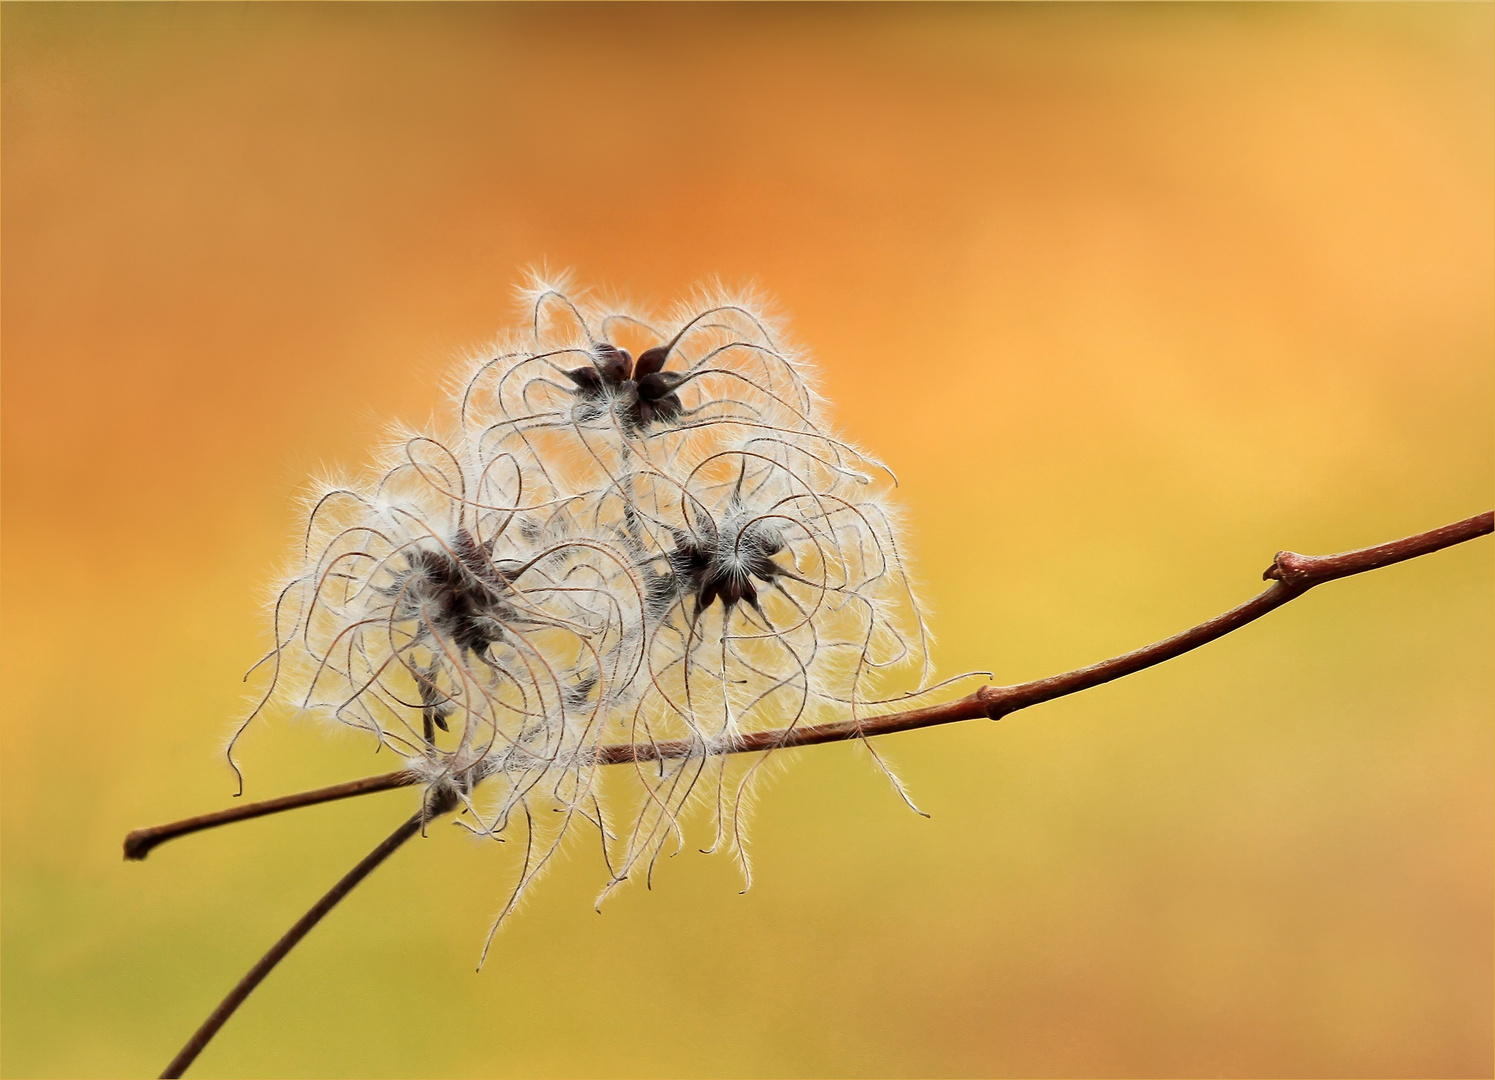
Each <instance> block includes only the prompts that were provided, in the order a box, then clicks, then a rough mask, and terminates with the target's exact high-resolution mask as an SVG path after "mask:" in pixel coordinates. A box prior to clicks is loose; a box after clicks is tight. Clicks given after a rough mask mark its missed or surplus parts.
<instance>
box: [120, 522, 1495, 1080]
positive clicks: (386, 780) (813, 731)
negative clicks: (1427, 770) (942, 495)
mask: <svg viewBox="0 0 1495 1080" xmlns="http://www.w3.org/2000/svg"><path fill="white" fill-rule="evenodd" d="M1492 531H1495V511H1487V512H1485V513H1483V514H1476V515H1475V516H1474V517H1471V518H1466V519H1465V520H1463V521H1457V522H1454V523H1453V524H1451V525H1445V526H1443V527H1442V528H1440V529H1432V530H1430V531H1428V532H1425V533H1418V534H1417V535H1416V536H1409V537H1406V538H1405V539H1402V540H1395V541H1392V542H1391V543H1388V544H1377V545H1376V546H1374V547H1368V548H1360V549H1359V550H1356V551H1347V552H1343V553H1341V554H1339V555H1298V554H1295V553H1294V552H1291V551H1280V552H1278V553H1277V558H1276V559H1275V560H1273V562H1272V565H1271V566H1270V567H1268V568H1267V571H1266V572H1265V573H1264V574H1263V575H1262V577H1263V578H1265V579H1267V580H1269V581H1271V582H1272V584H1271V585H1270V586H1269V587H1268V588H1267V589H1266V591H1264V592H1262V593H1260V594H1258V595H1257V596H1255V597H1253V598H1252V599H1251V600H1248V601H1246V603H1244V604H1242V605H1240V606H1239V607H1235V608H1232V609H1231V610H1229V611H1227V612H1225V613H1224V614H1222V615H1217V616H1216V617H1215V618H1213V619H1210V620H1208V621H1207V622H1203V623H1200V624H1199V625H1198V626H1195V627H1191V628H1190V629H1188V630H1185V631H1184V632H1183V633H1181V634H1175V635H1174V636H1172V637H1170V638H1165V639H1163V640H1162V641H1158V642H1154V643H1153V644H1151V645H1147V646H1145V647H1143V648H1141V649H1136V650H1134V651H1133V652H1129V653H1123V654H1122V655H1120V656H1113V657H1111V658H1110V659H1109V660H1102V661H1101V662H1100V663H1097V664H1091V665H1089V666H1088V667H1082V668H1076V669H1075V670H1074V671H1068V672H1065V673H1063V674H1061V675H1052V676H1050V677H1048V678H1046V679H1035V680H1034V681H1032V682H1026V683H1019V684H1017V685H1015V686H983V687H982V688H981V689H979V690H977V691H976V692H975V693H974V694H971V695H969V696H967V697H964V698H961V699H960V700H958V701H952V702H948V703H946V704H944V705H931V706H928V707H926V708H922V709H907V710H904V711H901V712H894V713H884V714H883V715H881V716H874V717H869V718H867V719H865V720H849V721H841V722H839V723H834V724H818V725H814V726H808V727H796V728H782V729H779V730H776V731H762V732H756V733H753V734H750V735H746V736H743V738H741V739H740V740H739V741H738V742H736V743H734V744H733V745H732V746H730V747H724V748H723V749H722V750H720V751H718V752H719V753H723V754H738V753H751V752H754V751H762V750H773V749H778V748H781V747H789V746H808V745H812V744H815V743H826V742H840V741H843V740H846V739H856V738H867V737H869V736H872V735H887V734H891V733H892V732H895V731H911V730H913V729H915V728H921V727H931V726H933V725H936V724H949V723H954V722H955V721H958V720H974V719H977V718H979V717H989V718H990V719H993V720H999V719H1001V718H1002V717H1004V716H1006V715H1008V714H1009V713H1013V712H1016V711H1017V710H1019V709H1026V708H1028V707H1029V706H1032V705H1037V704H1039V703H1040V702H1044V701H1052V700H1054V699H1055V698H1060V697H1065V696H1067V695H1069V694H1076V693H1079V692H1080V691H1081V690H1088V689H1089V688H1091V687H1092V686H1099V685H1101V684H1102V683H1107V682H1111V681H1112V680H1114V679H1120V678H1122V677H1124V676H1126V675H1131V674H1133V673H1134V672H1138V671H1141V670H1143V669H1144V668H1149V667H1153V666H1155V665H1157V664H1161V663H1163V662H1164V661H1165V660H1171V659H1172V658H1173V657H1175V656H1179V655H1181V654H1183V653H1186V652H1189V651H1190V650H1192V649H1197V648H1198V647H1199V646H1201V645H1204V644H1206V643H1208V642H1211V641H1214V640H1215V639H1216V638H1219V637H1223V636H1224V635H1226V634H1228V633H1230V632H1231V631H1233V630H1238V629H1240V628H1241V627H1242V626H1245V625H1246V624H1247V623H1249V622H1253V621H1255V620H1256V619H1259V618H1261V617H1262V616H1263V615H1265V614H1266V613H1267V612H1269V611H1273V610H1275V609H1277V608H1279V607H1281V606H1282V605H1283V604H1286V603H1287V602H1288V601H1290V600H1293V599H1295V598H1296V597H1299V596H1301V595H1303V593H1305V592H1307V591H1308V590H1309V589H1311V588H1313V587H1314V586H1315V585H1319V584H1322V583H1324V582H1326V581H1333V580H1335V579H1337V578H1342V577H1349V576H1351V575H1353V574H1363V573H1365V572H1366V571H1367V570H1376V569H1379V568H1380V567H1383V566H1390V565H1391V564H1393V563H1398V562H1402V561H1404V560H1406V559H1414V558H1417V557H1418V556H1420V555H1427V554H1430V553H1431V552H1434V551H1439V550H1441V549H1443V548H1446V547H1452V546H1453V545H1454V544H1462V543H1464V542H1465V541H1467V540H1473V539H1474V538H1476V537H1479V536H1485V535H1487V534H1489V533H1490V532H1492ZM699 752H700V747H699V744H697V743H692V742H688V741H685V740H676V741H670V742H657V743H650V744H626V745H616V746H604V747H601V748H599V749H598V751H597V761H598V762H599V763H600V764H604V765H612V764H619V763H622V762H627V761H656V760H660V759H669V758H684V757H690V756H692V755H694V754H697V753H699ZM419 782H420V778H419V777H418V776H417V775H415V774H414V773H411V772H408V771H404V770H402V771H400V772H393V773H385V774H383V775H381V776H370V777H366V778H364V779H362V780H354V781H350V782H349V783H346V784H335V785H333V786H332V787H326V788H318V789H316V790H315V791H306V792H302V793H300V794H297V795H287V796H283V797H282V798H278V799H268V800H266V801H265V802H260V803H251V804H249V805H247V806H240V807H235V808H233V809H231V810H222V811H219V812H217V813H213V814H203V815H201V816H199V817H195V818H187V819H185V820H183V821H177V822H173V823H171V824H169V825H158V826H156V827H154V828H150V829H137V830H135V831H134V832H132V833H131V834H130V835H129V836H128V837H126V838H125V857H126V858H129V859H143V858H145V856H146V854H147V853H148V852H149V851H150V850H151V848H153V847H154V846H155V845H156V844H159V843H161V842H163V841H165V840H169V839H171V838H172V837H176V836H183V835H185V834H187V833H191V832H196V831H197V830H199V829H208V828H212V827H213V826H215V825H224V824H227V823H228V822H231V821H242V820H244V819H246V818H251V817H259V816H261V815H263V814H274V813H278V812H280V811H282V810H291V809H294V808H296V807H299V806H311V805H314V804H316V803H320V802H328V801H331V800H333V799H344V798H349V797H351V796H354V795H366V794H369V793H371V792H374V791H388V790H390V789H392V788H396V787H406V786H409V785H411V784H415V783H419ZM458 801H459V800H458V797H457V795H456V794H455V792H454V791H452V790H451V789H450V788H442V789H439V790H438V791H436V792H434V793H432V794H429V795H428V796H427V797H426V802H425V804H424V805H423V806H422V808H421V810H420V812H419V813H417V814H415V815H413V816H412V817H411V818H410V820H408V821H406V822H405V823H404V824H403V825H401V826H400V827H399V828H398V829H396V830H395V831H394V832H393V833H392V834H390V836H389V838H388V839H387V840H385V841H384V842H383V843H382V844H380V845H379V846H378V847H376V848H375V849H374V850H373V851H371V852H370V853H369V854H368V855H367V856H366V857H365V858H364V859H363V861H362V862H360V863H359V864H358V865H357V866H355V867H354V868H353V869H352V870H350V871H349V872H348V873H347V874H346V875H345V876H344V877H343V879H342V880H341V881H339V882H338V883H337V884H336V885H334V886H333V887H332V889H331V890H330V891H329V892H328V893H327V895H326V896H324V897H322V899H321V900H319V901H317V903H316V904H315V905H314V906H313V907H312V909H311V910H310V911H308V912H307V913H306V914H305V915H303V916H302V917H301V918H300V919H299V920H298V921H297V922H296V925H294V926H292V927H291V928H290V930H288V931H287V932H286V934H285V936H284V937H282V938H281V939H280V940H279V941H277V942H276V943H275V944H274V945H273V946H272V947H271V948H270V951H269V952H267V953H266V954H265V955H264V956H263V957H261V958H260V960H259V962H258V963H256V964H255V965H254V967H252V968H251V969H250V970H249V973H248V974H247V975H245V976H244V978H243V979H241V980H239V984H238V985H237V986H235V987H234V988H233V990H231V991H229V994H228V996H227V997H226V998H224V999H223V1001H222V1002H221V1003H220V1004H219V1006H218V1008H216V1009H214V1010H213V1013H212V1015H211V1016H209V1017H208V1018H207V1020H206V1021H204V1022H203V1025H202V1027H200V1028H198V1029H197V1032H196V1034H194V1035H193V1036H192V1038H191V1039H189V1040H188V1041H187V1045H186V1046H184V1047H182V1050H181V1053H179V1054H177V1056H176V1057H175V1058H174V1059H172V1062H171V1064H170V1065H168V1066H167V1067H166V1071H165V1072H164V1073H162V1074H161V1075H162V1077H163V1078H165V1077H179V1076H181V1075H182V1073H183V1072H185V1071H186V1069H187V1067H188V1066H189V1065H191V1064H192V1062H193V1060H194V1059H196V1057H197V1055H198V1054H200V1053H201V1052H202V1049H203V1047H205V1046H206V1045H207V1044H208V1041H209V1040H210V1039H212V1038H213V1036H214V1035H215V1034H217V1032H218V1029H219V1028H221V1027H222V1026H223V1025H224V1023H225V1022H226V1021H227V1020H228V1018H229V1017H230V1016H232V1015H233V1014H234V1011H235V1010H236V1009H237V1008H238V1007H239V1006H240V1005H241V1004H243V1002H244V999H245V998H247V997H248V996H249V994H250V992H251V991H253V990H254V988H255V987H256V986H258V985H259V984H260V983H261V982H262V981H263V980H264V978H265V976H266V975H268V974H269V973H270V972H271V970H272V969H274V967H275V965H276V964H278V963H280V961H281V960H283V959H284V958H285V956H286V954H287V953H289V952H290V951H291V949H293V948H294V947H295V946H296V943H297V942H299V941H300V940H301V939H302V938H304V937H305V936H306V935H307V933H308V932H310V930H311V928H312V927H314V926H316V925H317V923H319V922H320V921H321V920H322V917H323V916H324V915H326V914H327V913H328V912H329V911H331V910H332V909H333V908H334V907H335V906H337V903H338V901H339V900H341V899H342V898H343V897H344V896H346V895H347V894H348V893H349V892H351V891H352V890H353V888H354V887H355V886H356V885H358V883H359V882H361V881H362V880H363V879H364V878H366V877H368V875H369V874H370V873H372V872H373V870H374V868H375V867H377V866H378V865H379V864H380V863H382V862H383V861H384V860H385V859H387V858H389V857H390V855H392V854H394V852H395V851H396V850H397V849H398V848H399V847H400V845H402V844H404V843H405V842H406V841H407V840H409V839H410V838H411V837H412V836H414V835H415V834H416V833H417V832H419V831H420V830H421V828H422V827H423V826H424V824H425V823H426V822H427V821H430V820H431V819H432V818H435V817H439V816H441V815H442V814H446V813H448V812H450V811H452V810H454V809H456V807H457V805H458Z"/></svg>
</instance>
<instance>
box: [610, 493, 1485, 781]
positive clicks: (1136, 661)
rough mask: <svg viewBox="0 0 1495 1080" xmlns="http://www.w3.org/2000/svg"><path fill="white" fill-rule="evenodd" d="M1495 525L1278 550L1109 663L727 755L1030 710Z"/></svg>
mask: <svg viewBox="0 0 1495 1080" xmlns="http://www.w3.org/2000/svg"><path fill="white" fill-rule="evenodd" d="M1492 530H1495V511H1487V512H1486V513H1483V514H1476V515H1475V516H1474V517H1471V518H1466V519H1465V520H1463V521H1457V522H1454V523H1453V524H1452V525H1445V526H1443V527H1442V528H1441V529H1433V530H1431V531H1430V532H1425V533H1418V534H1417V535H1416V536H1409V537H1407V538H1406V539H1403V540H1394V541H1392V542H1391V543H1389V544H1377V545H1376V546H1375V547H1368V548H1360V549H1359V550H1357V551H1346V552H1343V553H1341V554H1339V555H1298V554H1296V553H1294V552H1291V551H1279V552H1278V553H1277V558H1276V559H1275V560H1274V561H1273V563H1272V565H1271V566H1270V567H1268V568H1267V571H1266V573H1264V574H1262V578H1263V579H1264V580H1270V581H1272V584H1271V585H1270V586H1269V587H1268V588H1267V590H1266V591H1265V592H1262V593H1260V594H1259V595H1257V596H1255V597H1253V598H1252V599H1250V600H1248V601H1246V602H1245V603H1244V604H1242V605H1241V606H1240V607H1237V608H1232V609H1231V610H1229V611H1227V612H1225V613H1224V614H1223V615H1217V616H1215V617H1214V618H1213V619H1210V620H1209V621H1208V622H1203V623H1200V624H1199V625H1198V626H1195V627H1192V628H1191V629H1188V630H1185V631H1184V632H1183V633H1181V634H1175V635H1174V636H1173V637H1170V638H1165V639H1164V640H1162V641H1158V642H1154V643H1153V644H1151V645H1148V646H1145V647H1144V648H1141V649H1137V650H1135V651H1134V652H1129V653H1122V654H1121V655H1120V656H1113V657H1111V659H1109V660H1102V661H1101V662H1100V663H1098V664H1091V665H1090V666H1089V667H1082V668H1077V669H1075V670H1074V671H1066V672H1065V673H1064V674H1062V675H1051V676H1049V677H1048V678H1046V679H1035V680H1034V681H1032V682H1026V683H1019V684H1018V685H1016V686H983V687H982V688H981V689H979V690H977V691H976V692H975V693H974V694H971V695H969V696H968V697H963V698H961V699H960V700H958V701H951V702H947V703H945V704H943V705H930V706H927V707H926V708H922V709H908V710H906V711H904V712H895V713H884V714H882V715H881V716H872V717H868V718H867V719H865V720H842V721H838V722H837V723H834V724H816V725H813V726H806V727H796V728H782V729H779V730H777V731H759V732H754V733H753V734H750V735H744V736H743V737H742V738H741V739H740V740H739V741H738V742H737V743H736V744H734V745H733V746H732V747H731V748H730V749H729V750H726V751H724V752H726V753H751V752H752V751H755V750H774V749H778V748H781V747H788V746H811V745H813V744H816V743H827V742H840V741H843V740H845V739H857V738H868V737H870V736H873V735H888V734H891V733H893V732H895V731H912V730H914V729H915V728H923V727H933V726H935V725H936V724H951V723H955V722H956V721H958V720H975V719H978V718H980V717H990V718H991V719H993V720H1000V719H1001V718H1002V717H1004V716H1007V715H1008V714H1009V713H1015V712H1017V711H1018V710H1019V709H1026V708H1028V707H1029V706H1031V705H1037V704H1039V703H1041V702H1044V701H1052V700H1054V699H1055V698H1061V697H1066V696H1068V695H1069V694H1077V693H1079V692H1080V691H1081V690H1088V689H1090V688H1091V687H1092V686H1099V685H1100V684H1101V683H1107V682H1111V681H1112V680H1114V679H1119V678H1121V677H1122V676H1124V675H1131V674H1133V673H1134V672H1138V671H1141V670H1142V669H1143V668H1149V667H1153V666H1154V665H1156V664H1161V663H1162V662H1163V661H1164V660H1171V659H1173V658H1174V657H1175V656H1179V655H1181V654H1183V653H1186V652H1188V651H1190V650H1191V649H1197V648H1199V646H1201V645H1204V644H1206V643H1207V642H1211V641H1214V640H1215V639H1216V638H1218V637H1223V636H1224V635H1226V634H1228V633H1230V632H1231V631H1232V630H1239V629H1240V628H1241V627H1243V626H1245V625H1246V624H1247V623H1249V622H1254V621H1255V620H1256V619H1259V618H1261V617H1262V616H1263V615H1265V614H1266V613H1267V612H1269V611H1272V610H1273V609H1275V608H1279V607H1281V606H1282V605H1283V604H1285V603H1287V602H1288V601H1289V600H1292V599H1294V598H1295V597H1298V596H1302V595H1303V594H1304V593H1305V592H1307V591H1308V590H1309V589H1311V588H1313V587H1314V586H1315V585H1321V584H1323V583H1324V582H1326V581H1333V580H1335V579H1336V578H1342V577H1349V576H1350V575H1351V574H1363V573H1365V571H1367V570H1376V569H1379V568H1380V567H1382V566H1390V565H1391V564H1392V563H1399V562H1403V561H1404V560H1406V559H1415V558H1416V557H1417V556H1419V555H1427V554H1429V553H1431V552H1434V551H1438V550H1441V549H1442V548H1446V547H1451V546H1453V545H1454V544H1462V543H1464V541H1466V540H1473V539H1474V538H1475V537H1478V536H1484V535H1486V534H1487V533H1489V532H1491V531H1492ZM699 752H700V747H699V744H693V743H690V742H688V741H685V740H674V741H670V742H658V743H651V744H639V745H624V746H604V747H602V748H601V749H600V750H599V751H598V756H599V758H600V760H601V761H602V762H603V763H605V764H609V765H611V764H617V763H620V762H625V761H656V760H659V759H661V758H666V759H667V758H682V757H690V756H691V755H692V754H695V753H699Z"/></svg>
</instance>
